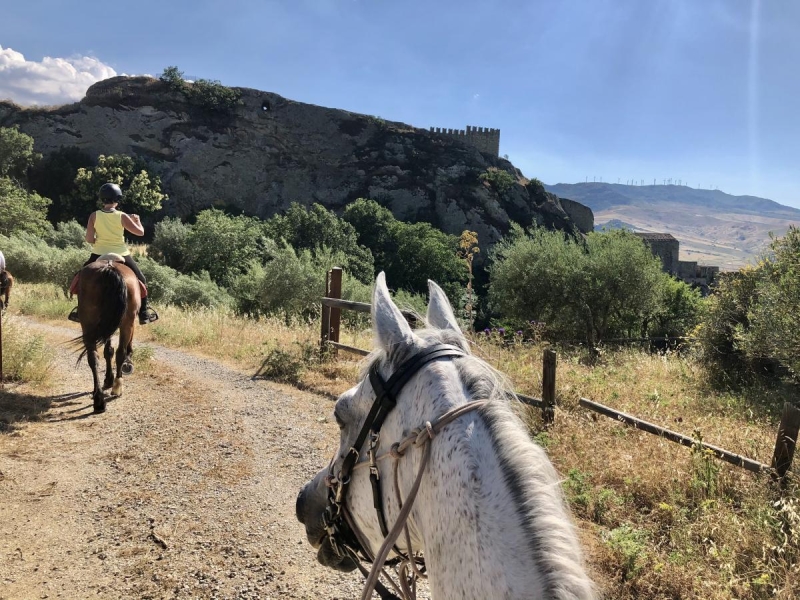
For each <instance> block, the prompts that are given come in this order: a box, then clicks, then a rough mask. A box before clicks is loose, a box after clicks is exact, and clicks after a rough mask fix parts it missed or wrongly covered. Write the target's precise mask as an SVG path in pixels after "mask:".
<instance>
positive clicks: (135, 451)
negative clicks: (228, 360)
mask: <svg viewBox="0 0 800 600" xmlns="http://www.w3.org/2000/svg"><path fill="white" fill-rule="evenodd" d="M12 318H13V317H12ZM17 321H18V322H21V323H24V324H25V326H26V327H31V328H34V329H36V330H37V331H38V332H39V333H41V334H42V335H43V336H44V337H45V339H46V341H47V343H48V344H51V345H53V346H54V347H55V348H56V360H55V363H54V370H55V373H54V377H53V384H52V387H51V388H50V389H48V390H46V391H44V392H43V391H41V390H35V389H28V388H27V387H26V386H24V385H7V386H6V391H5V399H4V401H5V402H6V403H9V402H10V403H11V404H14V403H18V404H19V405H22V404H23V403H29V404H35V405H39V406H41V407H42V412H41V414H40V415H39V419H38V420H31V421H24V422H23V421H19V422H12V423H10V424H8V425H6V426H5V427H4V428H3V430H0V600H11V599H14V600H17V599H20V598H137V599H138V598H143V599H145V598H219V599H223V598H224V599H234V598H235V599H251V598H253V599H255V598H262V599H268V598H330V599H335V598H340V599H345V598H347V599H351V598H356V597H358V596H359V594H360V590H361V585H362V580H361V578H360V575H358V574H357V573H353V574H349V575H342V574H338V573H335V572H333V571H330V570H327V569H324V568H322V567H321V566H320V565H318V564H317V562H316V559H315V555H314V552H313V550H312V549H311V547H310V546H308V545H307V543H306V542H305V535H304V532H303V528H302V526H301V525H300V524H299V523H298V522H297V521H296V519H295V516H294V502H295V497H296V494H297V491H298V490H299V488H300V486H301V485H302V484H303V483H304V482H305V481H306V480H307V479H308V478H309V477H310V476H311V475H312V474H314V473H315V472H316V471H317V470H318V469H319V468H320V466H321V465H323V464H325V463H326V462H327V460H328V458H329V457H330V455H331V453H332V452H333V451H334V449H335V444H336V440H337V439H338V431H337V429H336V426H335V424H332V423H330V422H329V421H330V419H329V415H330V413H331V411H332V402H331V400H330V399H327V398H323V397H320V396H316V395H313V394H309V393H305V392H301V391H298V390H296V389H294V388H291V387H287V386H280V385H277V384H274V383H272V382H268V381H263V380H255V379H253V378H252V376H251V374H249V373H245V372H241V371H237V370H235V369H233V368H230V367H227V366H224V365H222V364H220V363H219V362H216V361H214V360H208V359H204V358H199V357H197V356H193V355H191V354H188V353H185V352H180V351H176V350H169V349H166V348H162V347H158V346H155V345H151V347H152V348H153V349H154V360H153V361H152V363H151V364H150V365H141V364H138V365H137V372H136V373H134V374H133V375H132V376H130V377H128V378H126V380H125V381H126V383H125V386H126V387H125V391H124V393H123V395H122V396H121V397H119V398H117V399H114V400H112V401H111V402H109V404H108V411H107V412H106V413H105V414H103V415H94V414H92V412H91V411H92V403H91V397H90V394H89V391H90V390H91V375H90V372H89V368H88V366H87V365H86V362H85V361H83V362H82V363H81V364H80V365H77V366H76V365H75V358H76V357H75V355H74V354H72V353H71V352H70V350H69V349H68V348H66V347H64V346H62V345H61V344H63V342H65V341H67V340H68V339H70V338H72V337H74V336H75V335H76V332H77V329H76V328H77V326H75V327H57V326H52V325H44V324H40V323H36V322H34V321H31V320H27V319H20V318H17Z"/></svg>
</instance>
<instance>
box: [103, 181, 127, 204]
mask: <svg viewBox="0 0 800 600" xmlns="http://www.w3.org/2000/svg"><path fill="white" fill-rule="evenodd" d="M98 196H100V200H102V201H103V202H104V203H105V204H113V203H114V202H119V201H120V200H122V190H121V189H120V188H119V186H118V185H117V184H116V183H104V184H103V185H102V186H101V187H100V191H99V192H98Z"/></svg>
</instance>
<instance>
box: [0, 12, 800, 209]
mask: <svg viewBox="0 0 800 600" xmlns="http://www.w3.org/2000/svg"><path fill="white" fill-rule="evenodd" d="M798 25H800V2H797V1H796V0H763V1H757V0H646V1H645V0H580V1H579V0H552V1H550V0H548V1H528V2H512V1H498V2H474V1H472V0H459V1H454V0H441V1H437V0H428V1H426V2H422V1H419V0H403V1H394V2H389V1H387V0H369V1H367V0H287V1H269V0H248V1H244V0H229V1H227V2H218V1H217V2H212V1H210V0H193V1H191V2H190V1H186V0H167V1H163V0H162V1H161V2H154V1H151V0H140V1H139V2H137V3H130V2H126V3H120V2H108V1H107V0H106V1H104V2H97V1H95V0H74V1H67V0H28V1H26V2H21V1H19V0H8V2H7V4H6V6H4V9H3V15H2V19H1V20H0V47H2V49H3V50H2V51H0V96H3V95H5V96H8V95H12V96H17V98H16V99H17V100H18V101H25V100H26V99H28V101H30V99H29V98H37V96H35V94H36V93H39V91H37V90H33V89H32V88H33V87H36V86H37V85H38V86H40V87H42V86H43V89H44V88H46V94H49V95H44V96H40V98H47V99H49V101H52V98H53V97H55V96H57V95H58V94H64V95H69V94H72V95H73V96H74V95H75V94H78V95H80V93H82V91H84V90H85V86H86V85H88V83H90V82H91V81H89V80H92V79H95V80H96V79H97V78H100V77H104V76H107V75H108V73H109V72H110V70H111V69H113V70H114V71H116V72H117V73H128V74H141V73H150V74H158V73H160V72H161V70H162V69H163V68H164V67H165V66H167V65H177V66H178V67H179V68H180V69H181V70H183V71H184V72H185V73H186V74H187V75H194V76H199V77H206V78H210V79H219V80H221V81H222V82H223V83H225V84H227V85H238V86H246V87H253V88H258V89H263V90H269V91H273V92H276V93H279V94H281V95H284V96H286V97H288V98H291V99H294V100H299V101H304V102H310V103H313V104H320V105H324V106H331V107H337V108H344V109H347V110H351V111H356V112H364V113H368V114H374V115H378V116H381V117H383V118H385V119H389V120H397V121H404V122H407V123H411V124H413V125H415V126H419V127H429V126H440V127H452V128H463V127H464V126H466V125H479V126H488V127H499V128H500V129H501V149H500V152H501V153H502V154H508V155H509V157H510V159H511V160H512V161H513V162H514V164H515V165H517V166H518V167H519V168H520V169H521V170H522V171H523V173H524V174H525V175H526V176H529V177H538V178H540V179H542V180H543V181H545V182H546V183H558V182H565V183H573V182H577V181H584V179H585V178H587V177H588V179H589V181H592V179H593V178H597V179H598V180H599V179H600V178H601V177H602V178H603V181H610V182H614V183H616V182H617V180H618V179H619V180H620V181H621V182H622V183H625V182H626V181H627V180H629V179H636V180H645V181H646V182H650V183H652V181H653V179H657V180H658V181H659V182H661V181H662V180H663V179H665V178H673V179H674V180H676V181H677V180H679V179H680V180H682V181H684V182H688V183H689V185H691V186H692V187H698V186H699V187H710V186H715V187H718V188H719V189H721V190H723V191H726V192H729V193H733V194H753V195H759V196H763V197H767V198H771V199H773V200H776V201H778V202H781V203H784V204H789V205H792V206H796V207H800V186H799V185H798V184H800V176H798V167H799V166H800V110H798V105H800V102H799V100H800V77H798V66H799V65H800V35H798ZM12 52H13V53H16V54H14V56H13V57H12V58H13V60H16V63H14V64H16V66H17V68H16V70H14V71H12V70H10V68H6V69H5V70H4V69H3V64H4V63H3V61H4V59H5V63H6V65H8V64H9V63H10V62H13V60H12V59H11V58H9V56H11V54H10V53H12ZM4 53H5V54H4ZM20 57H24V58H22V59H21V58H20ZM45 57H51V58H52V59H64V60H63V61H58V60H50V61H46V60H44V59H45ZM20 61H23V62H20ZM43 61H44V62H43ZM59 69H61V71H63V70H64V69H66V70H67V71H69V73H68V74H67V75H64V73H63V72H60V74H59ZM70 69H72V70H74V71H76V72H77V75H75V74H74V73H72V70H70ZM26 73H33V74H35V75H36V77H38V79H36V77H33V78H32V77H27V76H25V75H26ZM48 77H50V78H53V79H54V81H55V83H53V84H52V85H50V86H49V87H47V86H45V83H46V82H44V80H45V79H46V78H48ZM64 77H66V79H67V80H68V81H67V82H66V83H65V82H64V81H62V79H63V78H64ZM37 81H38V83H37ZM87 81H88V83H87ZM25 86H28V88H29V90H30V94H31V95H30V96H26V89H25ZM78 90H79V91H78ZM42 93H44V92H42ZM40 101H44V100H40Z"/></svg>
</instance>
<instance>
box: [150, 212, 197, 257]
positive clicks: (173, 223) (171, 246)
mask: <svg viewBox="0 0 800 600" xmlns="http://www.w3.org/2000/svg"><path fill="white" fill-rule="evenodd" d="M191 229H192V228H191V226H190V225H186V224H185V223H182V222H181V220H180V219H177V218H174V217H167V218H166V219H164V220H163V221H160V222H159V223H156V226H155V228H154V230H153V241H152V242H150V244H149V246H148V248H147V252H148V255H149V256H152V257H153V258H154V259H155V260H157V261H158V262H160V263H161V264H164V265H166V266H168V267H172V268H173V269H178V270H181V269H183V268H185V266H186V263H187V260H186V238H187V237H188V236H189V233H190V232H191Z"/></svg>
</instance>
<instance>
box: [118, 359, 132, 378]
mask: <svg viewBox="0 0 800 600" xmlns="http://www.w3.org/2000/svg"><path fill="white" fill-rule="evenodd" d="M119 370H120V371H121V372H122V374H123V375H130V374H132V373H133V363H132V362H131V361H129V360H126V361H125V362H124V363H122V366H121V367H120V369H119Z"/></svg>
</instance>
